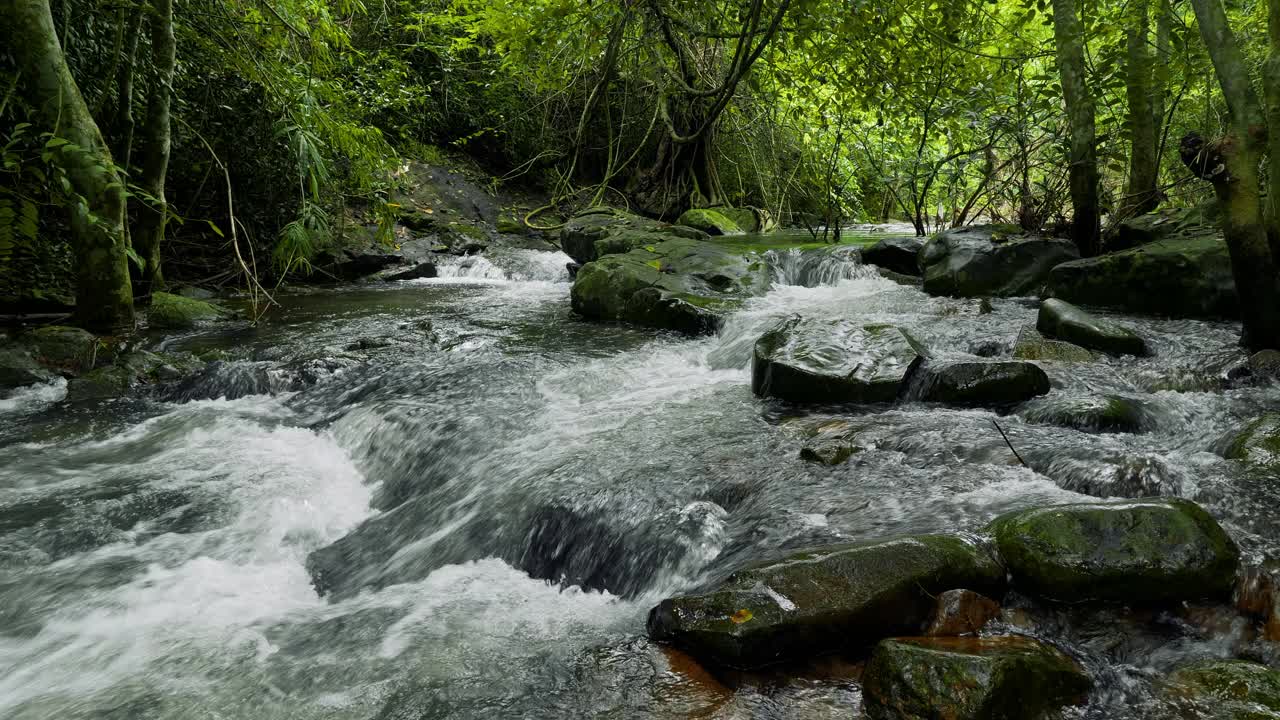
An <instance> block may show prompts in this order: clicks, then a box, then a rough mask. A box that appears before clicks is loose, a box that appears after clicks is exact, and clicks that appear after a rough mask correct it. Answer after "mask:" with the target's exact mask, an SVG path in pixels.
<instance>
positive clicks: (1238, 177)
mask: <svg viewBox="0 0 1280 720" xmlns="http://www.w3.org/2000/svg"><path fill="white" fill-rule="evenodd" d="M1270 1H1271V2H1274V1H1275V0H1270ZM1191 4H1192V7H1194V8H1195V12H1196V20H1197V21H1198V24H1199V25H1200V34H1201V36H1202V37H1203V38H1204V42H1205V45H1206V47H1207V48H1208V50H1209V58H1210V59H1211V60H1212V61H1213V68H1214V72H1215V74H1216V75H1217V77H1218V84H1219V85H1221V87H1222V95H1223V98H1224V99H1225V100H1226V101H1227V107H1228V109H1229V110H1230V116H1231V129H1230V130H1229V131H1228V133H1227V134H1226V135H1225V136H1224V137H1222V138H1219V139H1218V140H1215V141H1213V142H1205V140H1204V139H1203V138H1201V137H1200V135H1199V134H1198V133H1194V132H1192V133H1188V134H1187V136H1186V137H1184V138H1183V140H1182V148H1181V155H1182V161H1183V162H1184V163H1186V164H1187V167H1189V168H1190V169H1191V171H1192V172H1193V173H1195V174H1196V175H1197V176H1198V177H1201V178H1203V179H1205V180H1208V181H1209V182H1211V183H1213V188H1214V192H1215V193H1216V194H1217V196H1218V202H1219V204H1220V205H1221V206H1222V231H1223V234H1224V235H1225V237H1226V241H1227V248H1228V250H1229V251H1230V254H1231V273H1232V275H1233V277H1234V278H1235V283H1236V292H1237V293H1238V294H1239V295H1240V315H1241V319H1242V320H1243V322H1244V336H1243V338H1242V341H1243V342H1244V344H1245V345H1247V346H1248V347H1250V348H1252V349H1255V350H1258V349H1263V348H1272V349H1280V292H1277V285H1276V279H1277V278H1276V265H1275V258H1276V257H1280V255H1277V254H1276V253H1275V251H1274V250H1273V249H1272V247H1271V244H1270V242H1269V238H1268V234H1269V233H1268V232H1267V226H1266V223H1265V221H1264V214H1263V210H1262V197H1261V188H1260V185H1259V180H1258V164H1259V160H1260V156H1259V152H1260V149H1261V148H1262V146H1263V140H1264V138H1265V137H1266V135H1267V127H1266V123H1265V118H1264V116H1263V114H1262V109H1261V104H1260V103H1259V101H1258V96H1257V93H1256V92H1254V89H1253V85H1252V83H1251V81H1250V79H1249V72H1248V66H1247V65H1246V64H1245V58H1244V54H1243V53H1242V52H1241V50H1240V46H1239V44H1238V43H1237V42H1236V38H1235V35H1234V34H1233V33H1232V32H1231V26H1230V25H1228V23H1227V16H1226V12H1225V11H1224V10H1223V7H1222V2H1221V0H1192V2H1191ZM1271 234H1272V235H1274V233H1271Z"/></svg>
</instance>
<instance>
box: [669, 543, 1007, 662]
mask: <svg viewBox="0 0 1280 720" xmlns="http://www.w3.org/2000/svg"><path fill="white" fill-rule="evenodd" d="M1004 578H1005V574H1004V569H1003V568H1002V567H1001V565H1000V563H999V562H998V561H997V560H996V557H995V555H994V554H993V553H992V552H991V550H990V548H988V547H986V546H985V545H983V544H982V543H981V542H979V541H977V540H975V539H972V538H968V537H961V536H955V535H920V536H913V537H904V538H897V539H891V540H883V541H880V542H869V543H857V544H852V545H838V546H834V547H826V548H819V549H815V550H811V551H807V552H801V553H797V554H794V555H791V556H789V557H787V558H785V559H782V560H779V561H776V562H771V563H765V564H762V565H757V566H755V567H751V568H748V569H745V570H740V571H738V572H736V573H734V574H733V575H731V576H730V577H729V578H728V579H727V580H726V581H725V582H724V583H723V584H721V585H720V586H718V587H716V588H714V589H712V590H710V591H708V592H706V593H703V594H697V595H685V596H681V597H675V598H670V599H667V600H663V601H662V602H661V603H659V604H658V606H657V607H655V608H654V609H653V610H652V611H651V612H650V613H649V622H648V630H649V636H650V637H651V638H653V639H655V640H659V641H662V642H667V643H671V644H673V645H675V646H677V647H679V648H681V649H683V650H685V651H687V652H688V653H689V654H691V655H693V656H694V657H695V658H697V659H698V660H700V661H702V662H705V663H710V664H712V665H719V666H724V667H735V668H754V667H761V666H765V665H770V664H773V663H778V662H785V661H793V660H801V659H805V658H811V657H815V656H818V655H823V654H826V653H831V652H836V651H840V650H848V649H857V648H860V647H862V646H864V645H866V644H869V643H873V642H876V641H878V640H880V639H883V638H885V637H891V636H893V635H900V634H906V633H914V632H919V631H920V629H921V627H922V626H923V624H924V623H925V622H927V621H928V620H929V618H930V616H931V614H932V612H933V608H934V600H933V596H936V595H937V594H938V593H941V592H944V591H946V590H951V589H954V588H959V587H963V588H970V589H973V590H975V591H977V592H982V593H986V594H989V595H990V594H998V593H1000V592H1002V591H1003V586H1004Z"/></svg>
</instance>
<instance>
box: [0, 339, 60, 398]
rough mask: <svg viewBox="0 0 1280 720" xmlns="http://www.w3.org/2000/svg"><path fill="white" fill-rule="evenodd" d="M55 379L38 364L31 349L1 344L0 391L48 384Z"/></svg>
mask: <svg viewBox="0 0 1280 720" xmlns="http://www.w3.org/2000/svg"><path fill="white" fill-rule="evenodd" d="M53 378H54V374H53V373H51V372H49V371H48V370H47V369H46V368H45V367H44V366H43V365H41V364H40V363H39V362H36V359H35V357H34V356H33V355H32V354H31V349H30V348H28V347H26V346H24V345H19V344H18V343H14V342H6V343H4V344H0V391H4V390H11V389H13V388H16V387H22V386H24V385H34V384H35V383H40V382H48V381H49V380H52V379H53Z"/></svg>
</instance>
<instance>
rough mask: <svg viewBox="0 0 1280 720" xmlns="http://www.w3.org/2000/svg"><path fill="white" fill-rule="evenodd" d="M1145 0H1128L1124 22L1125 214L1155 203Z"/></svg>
mask: <svg viewBox="0 0 1280 720" xmlns="http://www.w3.org/2000/svg"><path fill="white" fill-rule="evenodd" d="M1147 4H1148V1H1147V0H1130V3H1129V17H1128V20H1127V22H1126V23H1125V34H1126V44H1127V53H1126V55H1127V58H1128V72H1127V74H1126V79H1125V89H1126V94H1127V97H1128V101H1129V117H1128V120H1127V124H1128V126H1129V138H1130V146H1131V149H1130V152H1129V187H1128V190H1127V191H1126V192H1125V199H1124V206H1123V208H1122V209H1121V211H1120V214H1121V215H1122V216H1126V217H1127V216H1132V215H1141V214H1143V213H1148V212H1151V211H1152V210H1154V209H1155V208H1156V205H1158V204H1159V196H1158V195H1157V190H1156V186H1157V184H1158V182H1159V176H1160V165H1159V161H1158V158H1157V157H1156V153H1157V148H1158V145H1159V142H1160V139H1159V137H1158V131H1157V127H1158V125H1157V123H1158V119H1157V117H1156V115H1155V110H1154V108H1153V107H1152V106H1153V102H1152V100H1153V98H1154V95H1155V92H1156V89H1155V77H1154V75H1153V68H1152V62H1151V51H1150V45H1151V40H1150V35H1151V33H1150V20H1149V13H1148V11H1147ZM1162 112H1163V111H1162Z"/></svg>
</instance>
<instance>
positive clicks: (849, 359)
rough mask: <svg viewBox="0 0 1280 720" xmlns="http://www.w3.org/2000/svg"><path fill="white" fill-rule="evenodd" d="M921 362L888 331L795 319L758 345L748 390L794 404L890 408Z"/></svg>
mask: <svg viewBox="0 0 1280 720" xmlns="http://www.w3.org/2000/svg"><path fill="white" fill-rule="evenodd" d="M923 357H924V351H923V350H922V349H921V347H920V346H919V345H918V344H917V343H916V341H915V340H913V339H912V338H911V337H910V336H909V335H907V334H906V333H905V332H903V331H902V330H900V329H899V328H896V327H894V326H892V325H863V324H860V323H857V322H853V321H848V320H809V319H805V318H802V317H799V316H795V317H791V318H789V319H787V320H784V321H782V322H781V323H779V324H778V325H777V326H775V327H774V328H773V329H771V330H769V331H768V332H767V333H765V334H764V335H763V336H761V337H760V339H759V340H757V341H756V344H755V349H754V352H753V353H752V360H751V390H752V391H753V392H754V393H755V394H756V395H758V396H760V397H776V398H781V399H783V400H789V401H792V402H808V403H822V402H864V403H877V402H892V401H893V400H895V399H896V398H897V397H898V395H899V393H900V392H901V391H902V390H903V384H904V382H905V381H906V379H907V377H908V376H909V375H910V374H911V372H912V370H914V369H915V367H916V366H917V365H919V364H920V362H921V361H922V359H923Z"/></svg>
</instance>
